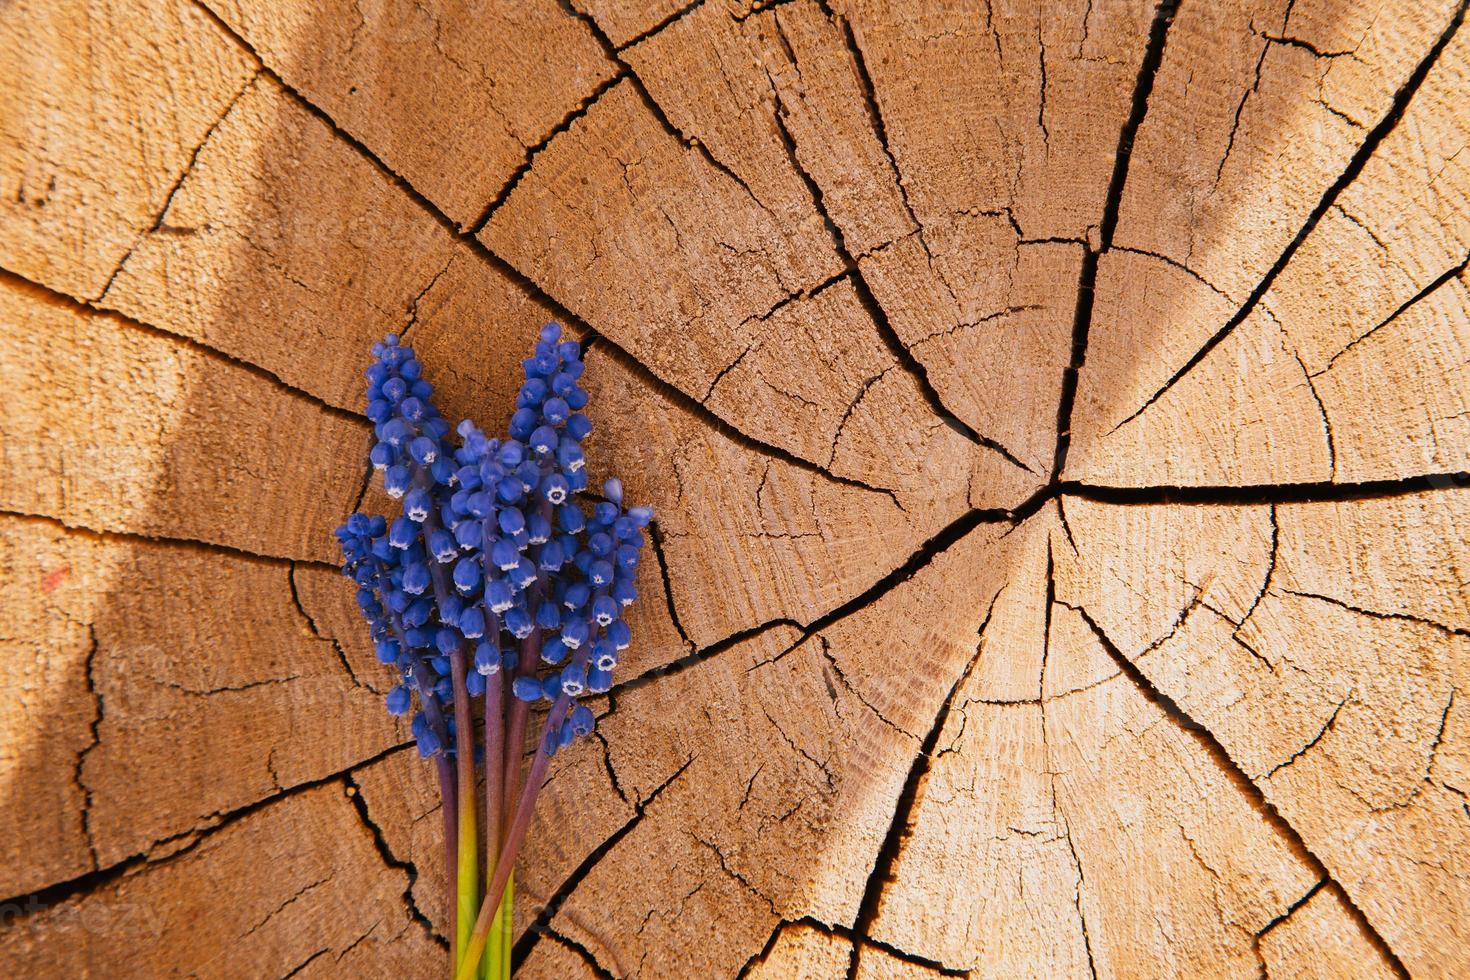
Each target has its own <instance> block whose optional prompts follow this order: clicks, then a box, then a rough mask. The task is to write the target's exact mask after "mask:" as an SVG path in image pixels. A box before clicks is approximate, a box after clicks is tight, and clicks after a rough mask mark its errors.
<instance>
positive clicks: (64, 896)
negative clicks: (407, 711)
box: [0, 741, 414, 919]
mask: <svg viewBox="0 0 1470 980" xmlns="http://www.w3.org/2000/svg"><path fill="white" fill-rule="evenodd" d="M413 744H414V743H413V741H407V742H400V743H398V744H395V745H390V746H388V747H387V748H386V749H383V750H382V751H381V752H378V753H376V754H374V755H371V756H368V757H367V758H364V759H359V760H358V761H356V762H354V763H352V765H350V766H346V767H344V768H342V769H339V770H337V771H336V772H331V773H328V774H326V775H325V776H319V777H317V778H315V779H309V780H306V781H305V782H301V783H297V784H296V785H295V786H291V787H288V788H286V789H284V790H281V791H280V792H277V793H272V794H270V795H269V796H264V797H261V798H260V799H258V800H254V801H252V802H250V803H246V804H245V805H243V806H239V807H236V808H234V809H232V810H226V811H217V812H215V813H213V814H211V815H209V816H207V817H205V818H204V819H203V820H202V821H201V822H200V823H198V824H196V825H195V826H194V827H191V828H189V829H188V830H184V831H181V832H179V833H177V834H173V835H171V836H168V837H165V838H161V839H159V840H156V841H154V842H153V843H152V844H151V845H149V849H148V850H147V851H141V852H139V853H137V854H133V855H131V856H129V857H125V858H122V859H121V860H118V861H115V862H113V863H112V864H109V865H107V866H105V867H101V868H95V869H93V870H91V871H88V872H86V873H84V874H81V875H77V876H75V877H72V878H67V879H64V880H62V881H58V882H54V883H52V884H50V885H47V886H46V887H45V888H40V889H37V890H35V891H32V892H28V893H25V894H21V895H13V896H10V897H8V898H3V899H0V907H4V908H8V909H19V910H22V911H21V915H20V918H21V919H24V918H27V917H29V916H31V915H34V914H36V913H38V912H40V911H43V910H45V909H48V908H51V907H53V906H56V905H60V904H62V903H63V902H68V901H72V900H74V899H80V898H84V897H86V896H87V895H89V894H92V893H93V892H96V891H98V890H99V889H101V888H103V887H104V886H106V885H109V884H112V883H114V882H117V881H120V880H122V879H123V878H125V877H129V876H131V875H133V874H137V873H141V872H145V871H147V870H149V869H152V868H158V867H163V866H164V865H167V864H171V863H172V862H174V861H177V860H179V859H181V858H183V857H184V856H185V855H188V854H190V853H192V852H193V851H194V850H195V849H197V848H198V847H199V845H200V844H202V843H203V842H205V841H207V840H209V839H210V838H212V837H214V836H215V835H216V834H218V833H219V832H220V831H222V830H224V829H225V828H227V827H230V826H233V825H234V824H236V823H238V822H240V821H241V820H243V819H245V818H246V817H249V816H251V815H253V814H255V813H258V812H260V811H261V810H264V809H265V808H266V807H268V806H271V805H273V804H275V803H278V802H280V801H281V800H284V799H287V798H289V797H293V796H298V795H300V794H302V793H306V792H309V791H310V790H313V789H317V788H319V787H322V786H325V785H327V784H328V783H332V782H340V783H343V785H344V786H345V785H346V783H345V777H347V776H348V775H350V774H351V773H352V771H353V770H355V769H361V768H364V767H366V766H370V765H372V764H374V763H376V762H381V761H382V760H383V759H386V758H388V757H389V756H390V755H392V754H393V753H395V752H402V751H406V750H407V749H408V748H410V747H411V746H412V745H413ZM184 839H188V843H186V844H184V845H183V846H181V847H179V848H177V849H176V850H171V851H169V852H168V853H167V854H166V855H164V856H163V857H159V858H152V857H150V856H149V854H150V852H152V851H153V850H155V849H156V848H158V847H160V846H163V845H167V844H172V843H174V842H176V841H180V840H184Z"/></svg>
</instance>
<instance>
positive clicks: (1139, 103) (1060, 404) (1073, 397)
mask: <svg viewBox="0 0 1470 980" xmlns="http://www.w3.org/2000/svg"><path fill="white" fill-rule="evenodd" d="M1178 9H1179V0H1160V2H1159V4H1158V6H1157V7H1155V8H1154V17H1153V22H1152V24H1151V25H1150V27H1149V36H1148V46H1147V47H1146V48H1145V49H1144V54H1143V60H1142V61H1141V62H1140V63H1139V66H1138V79H1137V81H1136V82H1135V83H1134V86H1133V101H1132V105H1131V108H1130V109H1129V111H1128V118H1127V119H1126V120H1124V122H1123V125H1122V127H1121V128H1120V129H1119V131H1118V149H1117V152H1116V153H1115V154H1114V156H1113V173H1112V176H1111V177H1109V179H1108V189H1107V195H1106V197H1105V198H1104V203H1103V213H1102V221H1101V223H1100V224H1099V225H1098V246H1097V247H1096V248H1093V247H1091V246H1086V247H1085V248H1084V250H1083V253H1082V266H1081V270H1080V271H1079V273H1078V276H1077V306H1076V310H1075V312H1074V314H1073V318H1072V356H1071V358H1070V360H1069V362H1068V364H1067V367H1066V369H1065V370H1064V371H1063V372H1062V393H1061V397H1060V398H1058V399H1057V444H1056V450H1055V453H1054V454H1053V457H1052V470H1051V479H1052V481H1056V480H1060V479H1061V477H1062V473H1063V472H1064V471H1065V470H1066V468H1067V455H1068V453H1069V452H1070V451H1071V448H1072V412H1073V410H1074V408H1075V407H1076V403H1077V385H1078V380H1079V378H1080V376H1081V373H1082V366H1083V364H1085V363H1086V361H1087V341H1088V337H1089V335H1090V333H1091V331H1092V315H1093V304H1094V301H1095V294H1096V291H1097V269H1098V264H1099V263H1100V262H1101V260H1102V253H1104V252H1106V251H1107V250H1108V249H1109V248H1111V247H1112V244H1113V234H1114V232H1116V231H1117V228H1118V214H1119V212H1120V210H1121V209H1122V206H1123V188H1124V185H1126V184H1127V182H1128V167H1129V164H1130V163H1131V162H1132V159H1133V142H1134V139H1135V138H1136V137H1137V136H1138V130H1139V127H1141V126H1142V125H1143V120H1144V117H1145V116H1146V115H1148V101H1149V96H1150V95H1152V94H1153V88H1154V80H1155V78H1156V77H1157V76H1158V73H1159V68H1160V67H1161V66H1162V65H1163V63H1164V46H1165V44H1166V43H1167V41H1168V35H1169V26H1170V25H1171V24H1172V23H1173V21H1174V15H1175V14H1176V13H1177V11H1178Z"/></svg>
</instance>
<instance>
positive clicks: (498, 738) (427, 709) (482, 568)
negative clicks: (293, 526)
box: [337, 324, 652, 980]
mask: <svg viewBox="0 0 1470 980" xmlns="http://www.w3.org/2000/svg"><path fill="white" fill-rule="evenodd" d="M559 339H560V328H559V327H557V326H556V325H555V324H549V325H548V326H547V327H546V328H544V329H543V330H542V332H541V336H540V339H539V341H538V342H537V344H536V347H535V352H534V354H533V356H532V357H530V358H528V359H527V360H526V361H524V362H523V365H524V368H525V375H526V380H525V383H524V384H523V385H522V387H521V391H520V394H519V396H518V398H517V400H516V411H515V414H514V415H512V416H511V420H510V426H509V433H508V435H507V436H505V437H503V438H497V439H490V438H487V437H486V436H485V435H484V433H482V432H481V431H480V430H479V429H478V428H476V427H475V425H474V424H473V423H472V422H470V421H468V420H465V421H462V422H461V423H460V424H459V426H458V427H457V429H456V430H455V431H457V432H458V433H459V435H460V437H461V441H460V442H459V443H458V444H454V443H452V442H450V441H449V438H448V437H449V426H448V424H447V423H446V422H445V421H444V420H443V419H442V418H441V417H440V416H439V413H438V412H437V411H436V410H435V409H434V407H433V403H432V401H431V396H432V394H433V388H432V386H431V385H429V383H428V382H427V381H426V380H425V379H424V378H423V366H422V365H421V364H420V363H419V361H418V359H417V358H416V357H415V356H414V353H413V350H412V349H411V348H409V347H405V346H403V345H401V344H400V343H399V342H398V338H397V337H396V336H394V335H391V334H390V335H389V336H388V337H387V338H386V339H385V340H384V342H383V343H381V344H379V345H377V346H376V347H375V348H374V354H375V355H376V356H377V362H376V363H375V364H374V365H373V366H372V367H370V368H369V369H368V371H367V377H368V408H367V415H368V418H369V419H371V420H372V421H373V423H374V425H375V433H376V435H377V438H378V442H377V443H376V444H375V445H374V446H373V449H372V454H371V458H372V461H373V464H374V465H375V466H376V467H377V468H378V469H380V470H382V471H383V485H384V489H385V490H386V491H387V492H388V494H389V495H390V496H393V497H395V498H401V499H402V501H403V514H402V515H401V516H399V517H397V518H395V519H394V520H393V522H392V524H391V525H390V524H389V523H388V521H387V519H386V518H383V517H370V516H368V515H365V514H353V515H352V516H351V517H350V518H348V520H347V522H346V523H345V524H343V525H342V526H341V527H340V528H338V529H337V538H338V540H339V541H340V543H341V545H342V551H343V557H344V562H343V571H344V573H345V574H346V575H348V576H349V577H350V578H352V579H353V580H354V581H355V582H356V583H357V586H358V593H357V600H358V605H359V606H360V607H361V608H362V610H363V614H364V615H365V616H366V618H367V619H368V621H369V623H370V624H371V629H372V633H373V637H374V639H375V641H376V646H377V653H378V658H379V660H381V661H382V662H383V663H385V664H393V665H395V666H396V667H397V668H398V670H399V671H400V673H401V675H402V683H401V684H399V685H398V686H397V687H395V688H393V690H392V691H390V692H389V694H388V697H387V703H388V710H389V711H390V712H392V713H394V714H406V713H408V712H409V711H410V710H411V709H412V708H413V706H414V703H415V701H416V702H417V705H418V711H417V712H416V713H415V715H414V718H413V726H412V728H413V732H414V735H415V737H416V738H417V740H418V744H419V751H420V753H421V754H422V755H423V756H424V757H426V758H430V759H432V760H433V761H434V765H435V767H436V769H437V773H438V778H439V790H440V796H441V799H442V804H443V811H444V848H445V867H446V869H447V872H448V875H447V877H448V888H449V896H448V897H449V901H448V908H449V910H450V917H451V923H450V934H451V936H452V940H451V971H450V974H451V976H453V977H457V978H459V980H476V978H492V980H499V978H508V977H509V976H510V972H511V962H510V955H511V946H512V927H511V924H512V916H513V911H514V910H513V899H514V893H515V884H514V871H515V862H516V858H517V855H518V854H519V853H520V849H521V845H522V843H523V842H524V841H525V837H526V832H527V830H528V828H529V826H530V822H531V816H532V813H533V812H534V810H535V805H536V797H537V795H538V794H539V793H540V791H541V786H542V785H543V784H544V783H545V781H546V771H547V767H548V766H549V764H550V761H551V756H552V755H553V754H554V753H555V752H556V751H557V750H558V749H561V748H563V747H565V746H566V745H568V744H570V743H571V742H572V741H573V740H574V739H575V738H576V737H577V736H579V735H588V734H590V733H591V732H592V729H593V726H594V724H595V721H594V718H593V714H592V711H591V709H590V708H588V707H587V706H586V705H583V704H578V703H577V698H578V697H579V696H581V695H582V694H584V693H589V692H590V693H600V692H605V691H607V690H609V689H610V688H611V686H612V670H613V668H614V667H616V666H617V663H618V658H619V656H620V655H621V653H622V651H623V650H625V649H627V647H628V646H629V644H630V643H631V638H632V632H631V630H630V628H629V627H628V624H627V623H626V622H625V621H624V620H623V619H622V612H623V609H624V608H625V607H627V606H628V605H629V604H631V603H632V602H633V600H634V599H635V598H636V597H637V590H636V588H635V587H634V584H633V580H634V577H635V573H636V570H637V567H638V563H639V557H640V554H641V552H642V549H643V545H644V535H643V529H644V528H646V527H647V526H648V524H649V522H650V521H651V520H652V512H651V511H650V510H649V509H648V508H646V507H634V508H631V509H625V508H624V507H623V491H622V485H621V484H620V483H619V482H618V481H617V480H608V481H606V482H605V483H604V484H603V486H602V491H603V492H602V496H601V499H600V500H597V502H596V503H595V506H593V508H592V510H591V514H590V515H589V514H587V513H584V511H583V510H582V507H581V505H580V504H578V503H577V501H576V495H577V494H578V493H580V492H581V491H583V490H585V489H586V487H587V470H586V463H585V459H584V457H583V454H582V450H581V445H580V444H581V442H582V440H584V439H585V438H586V437H587V435H588V434H589V433H590V432H591V429H592V426H591V423H590V422H589V421H588V420H587V417H586V416H585V415H584V414H582V413H581V411H580V410H581V409H582V408H583V407H584V406H585V405H586V403H587V398H588V396H587V392H586V391H585V390H583V388H582V387H581V385H580V384H579V381H578V379H579V378H580V377H581V375H582V371H583V363H582V360H581V348H580V346H579V345H578V344H577V343H576V342H575V341H564V342H560V343H559V342H558V341H559ZM538 702H546V705H547V707H546V709H545V712H546V713H545V716H544V717H542V718H540V719H539V721H537V722H536V730H537V736H536V740H535V749H534V751H533V752H532V754H531V761H530V765H529V768H527V766H526V754H527V752H526V749H527V744H526V743H527V735H528V729H530V728H531V725H532V717H533V710H532V706H533V705H535V704H537V703H538ZM477 704H478V705H479V710H478V714H477V711H476V705H477ZM538 710H539V709H538ZM477 732H483V741H482V742H481V744H478V745H477V744H476V734H477ZM477 760H478V765H477ZM482 782H483V786H484V797H483V801H484V806H483V809H481V807H480V806H479V802H480V800H481V796H480V785H481V783H482ZM481 814H483V825H482V824H481ZM482 848H483V853H482Z"/></svg>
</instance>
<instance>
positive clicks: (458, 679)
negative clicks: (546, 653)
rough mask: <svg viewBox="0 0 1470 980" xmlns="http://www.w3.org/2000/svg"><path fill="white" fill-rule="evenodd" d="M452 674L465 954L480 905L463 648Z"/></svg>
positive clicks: (458, 931) (452, 659)
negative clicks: (476, 909)
mask: <svg viewBox="0 0 1470 980" xmlns="http://www.w3.org/2000/svg"><path fill="white" fill-rule="evenodd" d="M449 674H450V681H451V683H452V685H453V687H454V740H455V762H456V763H457V766H458V769H459V794H458V795H459V800H458V802H459V806H458V810H459V848H458V850H459V860H458V868H459V873H458V884H457V887H456V889H455V891H456V902H455V909H456V916H455V924H454V934H455V948H457V949H458V950H459V951H460V953H461V954H463V952H464V950H465V948H466V943H467V941H468V937H469V925H470V921H471V918H472V917H473V916H474V914H475V906H476V905H477V904H479V901H480V854H479V840H478V837H477V835H476V833H475V735H474V728H473V725H474V721H473V719H472V718H471V717H470V695H469V692H468V691H467V690H466V689H465V653H464V645H463V644H461V645H460V646H459V648H458V649H456V650H455V651H454V652H453V653H451V654H450V655H449ZM456 965H458V963H457V962H456Z"/></svg>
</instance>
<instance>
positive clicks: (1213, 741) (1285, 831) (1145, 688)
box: [1063, 603, 1408, 976]
mask: <svg viewBox="0 0 1470 980" xmlns="http://www.w3.org/2000/svg"><path fill="white" fill-rule="evenodd" d="M1063 605H1066V606H1067V607H1068V608H1069V609H1071V610H1073V611H1074V612H1076V613H1077V614H1078V615H1079V616H1081V618H1082V621H1083V622H1084V623H1086V624H1087V627H1088V629H1090V630H1091V631H1092V634H1093V636H1095V637H1096V638H1097V640H1098V643H1099V644H1100V645H1101V646H1102V648H1103V650H1104V651H1105V652H1106V653H1107V654H1108V656H1109V657H1111V658H1112V660H1113V661H1114V663H1116V664H1117V665H1118V669H1119V670H1120V671H1122V673H1123V674H1125V675H1126V676H1127V677H1128V679H1129V680H1130V681H1132V683H1133V685H1134V687H1136V688H1137V689H1138V691H1139V692H1140V693H1141V694H1142V695H1143V696H1144V698H1145V699H1146V700H1148V702H1149V703H1150V704H1152V705H1153V706H1154V707H1156V708H1158V709H1159V710H1160V711H1161V712H1162V713H1163V715H1164V716H1165V717H1166V718H1168V720H1169V721H1170V722H1172V723H1173V724H1174V725H1176V726H1177V727H1178V728H1179V729H1181V730H1182V731H1184V732H1185V733H1186V734H1187V735H1188V736H1189V737H1191V738H1193V739H1194V740H1195V742H1196V743H1197V744H1198V745H1199V746H1200V747H1201V748H1203V749H1204V751H1205V753H1206V754H1207V755H1208V756H1209V757H1210V759H1211V761H1213V762H1214V763H1215V764H1216V765H1217V766H1218V767H1219V769H1220V771H1221V772H1222V773H1223V774H1224V775H1225V777H1226V778H1227V779H1228V780H1229V781H1230V783H1231V785H1232V786H1234V787H1235V788H1236V790H1237V791H1238V792H1240V793H1241V795H1242V796H1243V797H1244V798H1245V799H1246V800H1247V801H1248V802H1249V803H1250V805H1251V807H1252V808H1253V809H1254V810H1255V811H1256V812H1257V813H1259V814H1260V815H1261V816H1262V818H1263V819H1264V820H1265V821H1266V823H1268V824H1269V825H1270V826H1271V828H1272V829H1273V830H1274V831H1275V832H1276V834H1277V835H1278V836H1279V837H1280V838H1281V839H1282V841H1283V842H1285V843H1286V844H1287V845H1288V846H1289V848H1290V849H1291V851H1292V852H1293V853H1294V854H1296V856H1297V857H1298V858H1299V859H1300V860H1301V861H1302V862H1303V863H1305V864H1306V865H1307V867H1308V868H1309V869H1310V870H1311V871H1312V873H1313V874H1315V875H1317V876H1318V877H1319V878H1322V879H1326V880H1328V881H1331V882H1333V883H1334V884H1335V885H1337V887H1339V888H1342V885H1341V883H1340V882H1338V881H1337V880H1336V878H1334V877H1333V875H1332V874H1331V872H1329V871H1328V870H1327V866H1326V865H1325V864H1324V863H1323V862H1322V860H1321V858H1319V857H1318V856H1317V855H1316V853H1315V852H1314V851H1312V849H1311V848H1310V847H1308V846H1307V843H1306V841H1305V839H1304V838H1303V837H1302V835H1301V833H1300V832H1299V831H1298V830H1297V829H1296V828H1295V827H1294V826H1293V825H1292V824H1291V823H1290V822H1289V821H1288V820H1287V819H1286V818H1285V817H1284V816H1283V815H1282V814H1281V811H1280V810H1278V809H1277V808H1276V805H1275V804H1274V803H1272V802H1271V801H1270V800H1269V799H1268V798H1267V797H1266V795H1265V793H1264V792H1263V791H1262V790H1261V787H1260V786H1259V785H1258V784H1257V783H1256V781H1255V780H1253V779H1251V778H1250V777H1249V776H1248V775H1246V772H1245V770H1244V769H1242V768H1241V767H1240V765H1239V764H1238V763H1237V762H1236V761H1235V759H1234V758H1233V757H1232V756H1231V755H1230V753H1229V752H1228V751H1227V750H1226V749H1225V746H1224V745H1223V744H1221V742H1220V740H1219V739H1218V738H1216V737H1215V734H1214V733H1213V732H1211V731H1210V730H1209V729H1208V728H1206V727H1205V726H1204V725H1202V724H1200V723H1199V722H1198V721H1196V720H1195V718H1194V717H1193V716H1192V715H1190V714H1189V712H1187V711H1185V710H1184V709H1183V708H1182V707H1180V705H1179V703H1178V702H1176V701H1175V700H1174V699H1173V698H1171V697H1169V696H1168V695H1167V694H1165V693H1164V692H1163V691H1161V690H1159V689H1158V688H1157V687H1155V686H1154V684H1153V682H1152V681H1151V680H1149V679H1148V677H1147V676H1146V675H1145V674H1144V673H1143V671H1142V670H1141V669H1140V668H1139V667H1138V665H1136V664H1135V663H1134V662H1133V661H1132V660H1130V659H1129V658H1128V656H1127V655H1126V654H1124V653H1123V651H1122V650H1121V649H1119V648H1118V646H1117V644H1115V643H1114V642H1113V641H1112V639H1111V638H1110V637H1109V636H1108V635H1107V634H1106V633H1105V632H1103V629H1102V627H1101V626H1100V625H1099V624H1098V622H1097V621H1096V620H1095V619H1093V618H1092V615H1091V614H1090V613H1088V612H1087V610H1086V609H1085V608H1084V607H1082V606H1075V605H1070V604H1068V603H1063ZM1342 894H1343V897H1344V903H1343V904H1344V905H1345V906H1346V907H1347V908H1348V910H1349V912H1350V914H1351V916H1352V917H1353V919H1354V920H1355V921H1356V922H1357V924H1358V925H1359V926H1360V927H1361V928H1362V929H1363V931H1364V934H1365V935H1367V936H1368V937H1369V939H1370V941H1372V943H1373V944H1374V945H1375V946H1376V947H1378V948H1379V950H1380V951H1381V952H1383V954H1384V955H1385V957H1387V958H1388V960H1389V961H1390V963H1392V964H1393V965H1394V968H1395V969H1396V970H1398V971H1399V972H1400V973H1401V975H1404V976H1407V975H1408V972H1407V969H1406V968H1405V967H1404V964H1403V961H1402V960H1401V959H1400V958H1399V956H1398V954H1397V953H1395V952H1394V950H1393V948H1392V947H1391V946H1389V944H1388V941H1387V940H1386V939H1384V938H1383V936H1382V934H1381V933H1379V932H1378V929H1377V928H1376V927H1375V926H1374V925H1373V923H1372V921H1371V920H1369V918H1368V917H1367V915H1366V914H1365V913H1364V912H1363V910H1362V909H1361V908H1359V907H1358V905H1357V904H1356V903H1355V902H1353V901H1351V898H1350V896H1349V895H1348V893H1347V891H1346V889H1343V891H1342Z"/></svg>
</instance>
